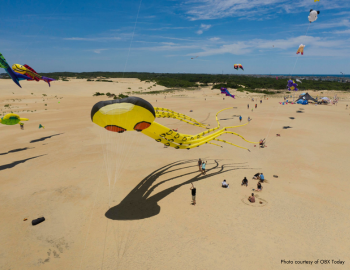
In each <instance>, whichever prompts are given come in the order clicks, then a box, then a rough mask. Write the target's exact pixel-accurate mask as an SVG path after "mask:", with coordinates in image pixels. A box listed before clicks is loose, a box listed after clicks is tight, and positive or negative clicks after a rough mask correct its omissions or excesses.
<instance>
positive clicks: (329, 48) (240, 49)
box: [192, 36, 350, 56]
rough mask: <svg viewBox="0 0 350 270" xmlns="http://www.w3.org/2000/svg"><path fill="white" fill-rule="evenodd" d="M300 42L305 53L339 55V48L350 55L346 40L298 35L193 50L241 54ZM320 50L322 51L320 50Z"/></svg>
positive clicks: (283, 48)
mask: <svg viewBox="0 0 350 270" xmlns="http://www.w3.org/2000/svg"><path fill="white" fill-rule="evenodd" d="M300 44H306V47H305V55H326V56H331V55H332V53H333V55H334V56H337V55H339V53H338V51H339V49H340V48H341V49H342V50H343V52H342V53H344V51H348V55H349V56H350V54H349V53H350V47H349V46H348V47H347V44H348V41H346V40H325V39H324V38H320V37H312V36H299V37H295V38H288V39H277V40H263V39H253V40H250V41H238V42H235V43H232V44H224V45H221V46H219V47H216V48H215V47H211V48H203V51H200V52H195V53H194V54H196V55H198V56H210V55H219V54H226V53H229V54H234V55H243V54H249V53H253V52H255V51H260V52H263V51H265V50H276V53H277V52H281V51H287V50H288V53H289V52H293V49H294V50H295V52H296V51H297V49H298V47H299V45H300ZM321 51H322V52H321ZM192 54H193V53H192Z"/></svg>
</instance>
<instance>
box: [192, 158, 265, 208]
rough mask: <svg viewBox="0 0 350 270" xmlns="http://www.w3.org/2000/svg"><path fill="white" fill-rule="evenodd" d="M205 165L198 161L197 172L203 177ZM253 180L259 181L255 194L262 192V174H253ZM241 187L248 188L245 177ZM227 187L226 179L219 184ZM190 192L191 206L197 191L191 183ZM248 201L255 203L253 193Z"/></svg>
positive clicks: (194, 202) (194, 201) (263, 178)
mask: <svg viewBox="0 0 350 270" xmlns="http://www.w3.org/2000/svg"><path fill="white" fill-rule="evenodd" d="M206 164H207V161H205V162H204V161H202V159H199V160H198V168H199V171H200V172H201V174H204V175H205V174H206V172H205V165H206ZM253 179H255V180H259V182H258V184H257V188H256V190H255V191H256V192H259V191H262V189H263V187H262V185H261V183H264V181H265V176H264V174H263V173H259V172H258V173H256V174H254V176H253ZM241 185H242V186H246V187H248V179H247V177H244V178H243V180H242V184H241ZM229 186H230V184H229V183H227V181H226V179H225V180H224V181H223V182H222V183H221V187H223V188H229ZM190 190H191V194H192V204H193V205H196V191H197V189H196V187H195V186H194V185H193V183H191V188H190ZM253 191H254V189H253ZM248 201H249V202H251V203H255V196H254V193H252V195H251V196H249V198H248Z"/></svg>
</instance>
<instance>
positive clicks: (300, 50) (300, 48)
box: [297, 44, 305, 55]
mask: <svg viewBox="0 0 350 270" xmlns="http://www.w3.org/2000/svg"><path fill="white" fill-rule="evenodd" d="M304 48H305V45H303V44H300V46H299V49H298V50H297V54H299V53H301V55H304Z"/></svg>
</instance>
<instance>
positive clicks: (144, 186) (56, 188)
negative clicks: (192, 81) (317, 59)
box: [0, 79, 350, 270]
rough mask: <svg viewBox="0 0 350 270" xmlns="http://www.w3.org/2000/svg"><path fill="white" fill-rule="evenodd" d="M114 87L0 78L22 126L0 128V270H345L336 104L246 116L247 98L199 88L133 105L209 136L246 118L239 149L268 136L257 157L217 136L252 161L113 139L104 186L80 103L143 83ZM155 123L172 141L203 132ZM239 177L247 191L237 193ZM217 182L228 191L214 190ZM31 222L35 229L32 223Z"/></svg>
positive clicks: (341, 125)
mask: <svg viewBox="0 0 350 270" xmlns="http://www.w3.org/2000/svg"><path fill="white" fill-rule="evenodd" d="M116 81H118V83H116V82H113V83H102V82H86V81H85V80H71V81H69V82H62V81H60V82H53V83H52V86H51V87H50V88H49V87H48V86H47V84H45V83H44V82H40V83H36V82H21V84H22V86H23V88H22V89H20V88H18V87H17V86H16V85H15V84H13V82H12V81H10V80H0V105H1V111H0V113H4V112H10V111H13V112H15V113H18V114H19V115H20V116H21V117H27V118H29V119H30V120H29V121H28V122H25V128H24V130H20V127H19V126H18V125H16V126H5V125H0V132H1V150H0V160H1V162H0V175H1V177H0V210H1V221H0V243H1V246H0V269H6V270H7V269H250V268H251V269H349V264H350V256H349V250H350V230H349V213H350V211H349V210H350V200H349V192H350V183H349V181H348V178H347V177H348V175H349V172H350V170H349V161H350V158H349V149H350V141H349V134H350V125H349V120H350V115H349V113H350V109H349V110H346V109H345V104H347V103H350V102H349V95H348V94H344V93H338V96H340V97H342V99H341V101H340V103H339V104H338V105H337V106H334V105H333V106H331V105H329V106H314V105H308V106H302V105H284V106H282V105H279V102H280V101H282V99H281V98H280V97H274V98H272V97H269V99H268V100H266V99H265V100H263V103H262V104H258V108H257V109H254V110H253V111H251V109H249V110H248V109H247V104H248V103H249V104H250V106H251V107H250V108H252V107H253V105H254V104H255V103H256V102H252V101H251V100H250V98H251V96H254V95H246V94H242V93H237V94H238V98H237V99H235V100H234V99H232V98H228V97H226V98H225V99H224V100H223V97H222V96H221V95H220V94H219V95H218V94H217V90H216V91H214V90H213V91H212V90H210V89H209V88H203V89H201V90H197V91H184V92H177V93H170V94H167V95H166V98H165V95H139V97H142V98H144V99H146V100H148V101H149V102H151V104H153V106H160V107H165V108H169V109H173V110H175V111H177V112H180V113H184V114H187V115H190V116H192V117H194V118H195V119H197V120H199V121H202V122H204V123H206V124H210V125H211V126H215V125H216V122H215V113H216V112H217V111H219V110H221V109H223V108H227V107H233V108H232V110H227V111H225V112H223V113H222V114H220V115H219V119H221V120H220V123H221V125H222V126H230V125H237V124H238V123H239V120H238V116H239V115H242V116H243V122H246V121H247V118H248V116H250V117H251V118H252V119H253V120H252V121H251V123H250V124H249V125H247V126H245V127H241V128H236V129H234V131H235V132H238V133H239V134H241V135H243V136H244V137H245V138H247V139H248V140H251V141H258V140H259V139H262V138H266V140H267V143H266V145H267V147H266V148H264V149H259V148H258V147H254V145H252V144H249V143H247V142H245V141H243V140H241V139H240V138H239V137H237V136H233V135H231V136H229V135H225V136H223V138H224V139H226V140H227V141H230V142H232V143H235V144H238V145H241V146H244V147H247V148H249V149H250V150H251V152H248V151H246V150H244V149H240V148H236V147H233V146H230V145H224V147H223V148H220V147H217V146H214V145H204V146H201V147H199V148H196V149H193V150H189V151H188V150H176V149H172V148H164V147H163V145H161V144H159V143H157V142H155V141H154V140H152V139H150V138H148V137H147V136H145V135H143V134H140V133H136V132H129V133H130V134H126V133H125V134H118V135H121V136H124V137H123V138H121V137H120V138H121V139H119V138H116V140H115V143H116V144H117V145H118V144H119V145H120V144H121V143H122V144H123V145H121V146H122V147H123V146H124V147H125V146H128V147H126V148H125V149H124V148H122V149H124V150H122V151H118V155H117V158H116V162H118V163H120V162H123V163H122V164H123V166H122V169H121V170H120V172H119V174H118V177H117V179H116V180H115V182H114V180H113V179H112V180H108V177H107V174H106V173H107V172H110V169H106V167H105V162H104V157H103V151H102V149H104V148H103V147H104V146H106V144H105V143H106V142H105V141H104V140H103V139H101V138H100V135H101V129H100V128H99V127H98V126H96V125H94V124H93V123H92V122H91V119H90V110H91V107H92V106H93V105H94V104H95V103H96V102H98V101H100V100H106V99H107V97H103V96H102V97H92V94H93V93H95V92H97V91H99V92H111V93H116V94H117V93H121V92H124V93H125V92H126V91H130V89H128V88H131V91H138V90H139V87H143V89H146V88H147V87H149V85H150V84H146V83H144V82H139V81H138V80H136V79H119V80H116ZM162 89H164V87H160V86H156V87H154V88H153V89H152V90H162ZM233 92H235V91H233ZM31 93H33V94H31ZM309 93H310V94H313V93H312V92H309ZM43 94H45V95H46V96H43ZM321 95H322V96H323V95H325V96H327V93H326V91H325V92H324V93H323V94H321ZM333 95H334V92H331V93H330V94H328V96H329V97H332V96H333ZM255 96H256V95H255ZM7 104H9V107H4V106H5V105H7ZM45 104H47V105H46V106H45ZM190 110H193V112H190ZM157 121H159V122H160V123H162V124H164V125H166V126H168V127H170V128H178V129H179V132H183V133H188V134H195V133H197V132H198V131H199V130H202V129H200V128H198V127H194V126H189V125H187V124H185V123H183V122H179V121H175V120H172V119H159V120H157ZM39 124H42V125H43V126H44V127H45V129H39V128H38V127H39ZM102 131H104V130H102ZM277 133H278V134H281V136H280V137H277V136H276V134H277ZM125 135H127V136H125ZM119 153H120V154H119ZM114 154H115V152H114ZM199 157H201V158H202V159H204V160H207V161H208V165H207V169H208V173H207V175H206V176H200V174H199V172H198V167H197V160H198V158H199ZM112 169H113V168H112ZM256 172H263V173H264V174H265V177H266V179H267V183H264V184H263V191H262V192H259V193H256V194H257V197H258V198H257V203H255V204H249V203H248V202H247V197H248V196H249V194H250V193H251V192H252V189H253V188H256V184H257V181H256V180H252V176H253V174H255V173H256ZM273 175H278V178H274V177H273ZM245 176H246V177H247V178H248V179H249V186H248V187H241V185H240V183H241V181H242V179H243V177H245ZM223 179H226V180H227V182H228V183H229V184H230V188H229V189H223V188H221V182H222V181H223ZM191 182H194V184H195V186H196V188H197V205H195V206H193V205H191V193H190V190H189V188H190V183H191ZM109 183H110V184H109ZM260 201H261V202H263V203H262V204H260V203H258V202H260ZM41 216H44V217H45V218H46V221H45V222H43V223H41V224H39V225H37V226H32V225H31V220H33V219H36V218H38V217H41ZM24 218H27V219H28V220H27V221H23V219H24ZM281 260H286V261H288V260H291V261H304V260H308V261H315V260H342V261H345V265H343V266H341V265H334V264H332V261H330V263H331V264H330V265H329V264H320V263H319V264H318V265H316V266H315V265H314V264H313V265H312V266H311V265H299V264H298V265H296V264H295V263H294V264H292V265H291V264H289V265H283V264H281Z"/></svg>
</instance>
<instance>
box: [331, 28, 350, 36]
mask: <svg viewBox="0 0 350 270" xmlns="http://www.w3.org/2000/svg"><path fill="white" fill-rule="evenodd" d="M333 33H334V34H339V35H343V34H350V29H348V30H343V31H335V32H333Z"/></svg>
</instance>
